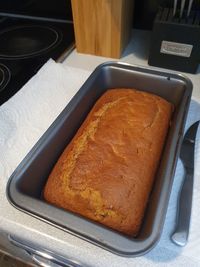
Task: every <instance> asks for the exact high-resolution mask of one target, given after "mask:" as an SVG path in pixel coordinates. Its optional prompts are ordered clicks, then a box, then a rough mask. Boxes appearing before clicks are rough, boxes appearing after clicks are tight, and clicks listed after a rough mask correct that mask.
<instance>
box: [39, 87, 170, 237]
mask: <svg viewBox="0 0 200 267" xmlns="http://www.w3.org/2000/svg"><path fill="white" fill-rule="evenodd" d="M171 113H172V105H171V104H170V103H168V102H167V101H166V100H164V99H162V98H160V97H158V96H156V95H152V94H149V93H145V92H141V91H137V90H134V89H112V90H108V91H107V92H106V93H104V94H103V96H102V97H101V98H100V99H99V100H98V101H97V102H96V104H95V105H94V107H93V108H92V110H91V112H90V113H89V115H88V116H87V118H86V120H85V121H84V123H83V124H82V126H81V127H80V129H79V130H78V132H77V133H76V135H75V137H74V138H73V139H72V141H71V142H70V144H69V145H68V146H67V148H66V149H65V150H64V152H63V154H62V155H61V157H60V158H59V160H58V162H57V163H56V165H55V167H54V169H53V171H52V173H51V174H50V176H49V178H48V181H47V183H46V185H45V189H44V198H45V199H46V201H48V202H50V203H52V204H54V205H56V206H59V207H62V208H64V209H67V210H70V211H73V212H75V213H78V214H81V215H83V216H85V217H87V218H89V219H92V220H95V221H97V222H99V223H102V224H104V225H106V226H109V227H111V228H113V229H115V230H117V231H120V232H123V233H125V234H129V235H136V234H137V233H138V230H139V227H140V225H141V222H142V218H143V215H144V211H145V206H146V204H147V200H148V196H149V193H150V191H151V187H152V183H153V179H154V176H155V172H156V169H157V167H158V163H159V159H160V155H161V152H162V148H163V144H164V141H165V137H166V134H167V131H168V127H169V122H170V117H171Z"/></svg>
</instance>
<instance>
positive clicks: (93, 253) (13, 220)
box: [0, 30, 200, 267]
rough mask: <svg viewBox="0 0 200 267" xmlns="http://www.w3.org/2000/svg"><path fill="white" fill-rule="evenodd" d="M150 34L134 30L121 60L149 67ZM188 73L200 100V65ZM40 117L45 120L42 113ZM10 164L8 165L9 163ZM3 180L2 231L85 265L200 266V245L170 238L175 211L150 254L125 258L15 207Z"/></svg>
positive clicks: (91, 63)
mask: <svg viewBox="0 0 200 267" xmlns="http://www.w3.org/2000/svg"><path fill="white" fill-rule="evenodd" d="M149 37H150V35H149V32H143V31H136V30H135V31H134V32H133V38H132V41H131V42H130V44H129V46H128V47H127V49H126V51H125V53H124V54H123V57H122V58H121V59H120V61H123V62H127V63H131V64H137V65H142V66H147V56H148V44H149ZM109 60H111V59H108V58H102V57H95V56H89V55H83V54H78V53H77V52H76V51H73V52H72V53H71V54H70V55H69V56H68V57H67V59H66V60H65V61H64V62H63V65H66V66H69V67H75V68H79V69H83V70H88V71H92V70H93V69H94V68H95V67H96V66H97V65H99V64H100V63H103V62H105V61H109ZM171 72H172V71H171ZM186 75H187V76H188V77H189V78H190V79H191V80H192V82H193V86H194V88H193V99H195V100H197V101H199V102H200V88H199V85H200V68H199V71H198V73H197V74H195V75H192V74H186ZM40 119H41V120H42V115H41V117H40ZM7 164H8V165H9V162H7ZM0 166H1V163H0ZM2 181H4V179H3V177H0V183H1V187H0V231H3V232H6V233H9V234H11V235H13V236H16V237H19V238H21V239H24V240H27V241H28V242H30V243H32V244H33V245H34V246H35V247H42V248H46V249H48V250H50V251H52V252H54V253H56V254H59V255H62V256H64V257H66V258H70V259H74V260H77V261H78V262H80V263H81V264H82V265H83V266H99V267H100V266H101V267H102V266H106V267H107V266H190V267H191V266H195V267H196V266H200V258H198V255H199V254H200V248H197V247H198V246H199V247H200V244H196V247H194V246H192V245H190V242H189V244H188V246H187V247H185V248H179V247H176V246H175V245H173V244H171V242H170V240H169V234H170V232H171V230H172V229H173V224H174V221H175V214H174V213H173V214H172V215H173V216H172V217H173V218H168V217H167V219H166V224H165V231H164V233H163V235H162V238H161V241H160V243H159V244H158V245H157V246H156V247H155V248H154V249H153V250H152V251H151V252H150V253H148V254H146V255H144V256H142V257H137V258H124V257H120V256H117V255H114V254H112V253H110V252H108V251H105V250H103V249H101V248H99V247H96V246H95V245H92V244H90V243H88V242H86V241H84V240H81V239H79V238H77V237H75V236H73V235H71V234H68V233H66V232H63V231H61V230H59V229H57V228H55V227H53V226H51V225H48V224H46V223H45V222H42V221H40V220H38V219H36V218H33V217H31V216H29V215H27V214H25V213H23V212H21V211H19V210H17V209H15V208H14V207H12V206H11V205H10V203H9V202H8V200H7V198H6V194H5V192H6V183H5V182H2ZM175 193H177V192H174V194H175ZM172 194H173V193H172ZM169 208H170V207H169ZM193 235H195V233H191V239H192V237H193ZM193 245H194V244H193ZM197 249H198V251H197ZM191 255H192V256H191Z"/></svg>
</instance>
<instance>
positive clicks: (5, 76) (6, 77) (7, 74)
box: [0, 64, 11, 92]
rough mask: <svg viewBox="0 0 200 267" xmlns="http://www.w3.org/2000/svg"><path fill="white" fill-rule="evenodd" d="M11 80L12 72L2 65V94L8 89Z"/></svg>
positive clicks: (0, 86) (0, 74)
mask: <svg viewBox="0 0 200 267" xmlns="http://www.w3.org/2000/svg"><path fill="white" fill-rule="evenodd" d="M10 78H11V74H10V70H9V69H8V68H7V67H6V66H5V65H3V64H0V92H1V91H3V89H4V88H5V87H6V85H7V84H8V83H9V81H10Z"/></svg>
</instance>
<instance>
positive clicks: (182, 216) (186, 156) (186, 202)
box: [171, 121, 200, 246]
mask: <svg viewBox="0 0 200 267" xmlns="http://www.w3.org/2000/svg"><path fill="white" fill-rule="evenodd" d="M199 122H200V121H197V122H195V123H194V124H193V125H192V126H191V127H190V128H189V129H188V130H187V132H186V133H185V135H184V138H183V142H182V144H181V150H180V159H181V161H182V163H183V166H184V179H183V183H182V187H181V189H180V192H179V196H178V202H177V217H176V226H175V230H174V232H173V234H172V235H171V240H172V241H173V242H174V243H175V244H176V245H178V246H185V245H186V244H187V241H188V235H189V228H190V217H191V209H192V193H193V183H194V150H195V139H196V133H197V129H198V126H199Z"/></svg>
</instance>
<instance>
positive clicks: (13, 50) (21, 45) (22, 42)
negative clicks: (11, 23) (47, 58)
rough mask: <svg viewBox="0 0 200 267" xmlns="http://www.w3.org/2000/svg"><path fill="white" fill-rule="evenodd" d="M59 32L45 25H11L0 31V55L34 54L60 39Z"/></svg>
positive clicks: (8, 56)
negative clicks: (11, 26)
mask: <svg viewBox="0 0 200 267" xmlns="http://www.w3.org/2000/svg"><path fill="white" fill-rule="evenodd" d="M61 39H62V38H61V36H60V34H59V33H58V32H57V31H56V30H54V29H52V28H50V27H46V26H22V27H13V28H9V29H7V30H4V31H2V32H0V57H1V58H7V59H16V58H18V59H20V58H28V57H32V56H36V55H39V54H42V53H44V52H45V51H47V50H49V49H50V48H52V47H54V46H55V45H56V44H58V43H59V42H60V41H61Z"/></svg>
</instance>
